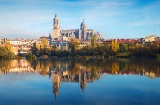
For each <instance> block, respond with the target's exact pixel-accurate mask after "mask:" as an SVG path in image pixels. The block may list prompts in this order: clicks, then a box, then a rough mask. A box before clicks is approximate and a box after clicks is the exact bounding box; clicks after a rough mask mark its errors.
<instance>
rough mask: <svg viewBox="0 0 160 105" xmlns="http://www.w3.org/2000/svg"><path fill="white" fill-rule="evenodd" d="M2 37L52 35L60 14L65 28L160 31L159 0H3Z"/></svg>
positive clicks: (127, 34) (135, 34)
mask: <svg viewBox="0 0 160 105" xmlns="http://www.w3.org/2000/svg"><path fill="white" fill-rule="evenodd" d="M0 9H1V11H0V14H1V17H0V23H1V24H0V37H7V38H31V37H32V38H39V37H40V36H48V35H49V33H51V31H52V28H53V18H54V15H55V14H57V15H58V18H59V20H60V25H61V29H78V28H79V26H80V23H81V22H82V21H83V19H84V21H85V22H86V24H87V28H91V29H94V30H95V31H98V32H99V33H101V35H102V37H103V38H104V39H107V38H140V37H146V36H148V35H151V34H155V35H157V36H159V35H160V30H159V28H160V16H159V15H158V14H159V13H160V11H159V9H160V1H158V0H132V1H130V0H114V1H112V0H107V1H105V0H100V1H98V0H93V1H91V0H59V1H53V0H34V1H33V0H14V1H11V0H0Z"/></svg>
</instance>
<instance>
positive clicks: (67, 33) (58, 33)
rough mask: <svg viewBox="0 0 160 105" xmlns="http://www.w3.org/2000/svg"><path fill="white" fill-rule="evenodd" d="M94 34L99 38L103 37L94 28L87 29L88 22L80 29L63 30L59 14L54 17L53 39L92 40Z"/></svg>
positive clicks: (82, 24) (83, 23)
mask: <svg viewBox="0 0 160 105" xmlns="http://www.w3.org/2000/svg"><path fill="white" fill-rule="evenodd" d="M92 35H96V36H97V39H101V35H100V34H99V33H98V32H95V31H94V30H92V29H87V25H86V23H85V22H84V20H83V22H82V23H81V25H80V28H79V29H70V30H61V29H60V23H59V19H58V17H57V15H55V17H54V19H53V29H52V40H56V39H62V40H64V39H70V38H77V39H79V40H90V39H91V37H92Z"/></svg>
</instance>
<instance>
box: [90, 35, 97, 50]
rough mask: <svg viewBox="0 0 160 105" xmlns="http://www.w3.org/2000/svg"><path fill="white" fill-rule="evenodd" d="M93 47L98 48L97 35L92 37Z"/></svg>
mask: <svg viewBox="0 0 160 105" xmlns="http://www.w3.org/2000/svg"><path fill="white" fill-rule="evenodd" d="M91 45H92V47H93V48H95V47H97V37H96V35H93V36H92V37H91Z"/></svg>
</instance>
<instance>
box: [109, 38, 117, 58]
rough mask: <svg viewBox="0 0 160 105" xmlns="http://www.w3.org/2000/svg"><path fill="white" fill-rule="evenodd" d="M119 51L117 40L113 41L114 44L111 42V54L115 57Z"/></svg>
mask: <svg viewBox="0 0 160 105" xmlns="http://www.w3.org/2000/svg"><path fill="white" fill-rule="evenodd" d="M118 50H119V44H118V43H117V41H116V40H112V42H111V54H112V55H113V56H116V54H117V52H118Z"/></svg>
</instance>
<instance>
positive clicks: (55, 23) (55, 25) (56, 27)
mask: <svg viewBox="0 0 160 105" xmlns="http://www.w3.org/2000/svg"><path fill="white" fill-rule="evenodd" d="M59 36H61V34H60V24H59V19H58V17H57V15H56V14H55V17H54V19H53V29H52V40H54V39H55V38H58V37H59Z"/></svg>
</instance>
